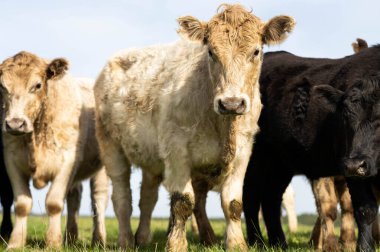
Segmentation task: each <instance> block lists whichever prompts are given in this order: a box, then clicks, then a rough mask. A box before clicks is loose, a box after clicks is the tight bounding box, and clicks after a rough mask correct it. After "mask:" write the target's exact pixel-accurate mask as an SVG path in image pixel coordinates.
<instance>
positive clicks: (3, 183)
mask: <svg viewBox="0 0 380 252" xmlns="http://www.w3.org/2000/svg"><path fill="white" fill-rule="evenodd" d="M0 104H1V103H0ZM0 199H1V205H2V207H3V221H2V222H1V228H0V235H1V237H3V239H5V240H7V239H8V238H9V236H10V234H11V232H12V220H11V206H12V204H13V191H12V186H11V182H10V181H9V177H8V174H7V171H6V170H5V164H4V154H3V140H2V136H1V132H0ZM0 242H1V241H0Z"/></svg>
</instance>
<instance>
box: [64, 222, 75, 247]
mask: <svg viewBox="0 0 380 252" xmlns="http://www.w3.org/2000/svg"><path fill="white" fill-rule="evenodd" d="M77 240H78V227H77V226H73V227H72V228H69V229H68V230H67V231H66V232H65V241H64V243H65V244H67V245H73V244H75V242H76V241H77Z"/></svg>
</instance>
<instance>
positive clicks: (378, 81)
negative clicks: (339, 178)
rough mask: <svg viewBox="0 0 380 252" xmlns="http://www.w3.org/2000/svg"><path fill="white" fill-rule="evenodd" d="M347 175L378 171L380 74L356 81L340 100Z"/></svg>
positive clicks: (370, 173)
mask: <svg viewBox="0 0 380 252" xmlns="http://www.w3.org/2000/svg"><path fill="white" fill-rule="evenodd" d="M342 106H343V122H344V133H345V138H346V139H347V142H346V144H347V150H348V151H347V153H346V157H345V158H344V172H345V174H346V175H347V176H358V177H368V176H374V175H376V174H377V169H378V167H379V163H380V160H379V153H380V78H370V79H365V80H360V81H357V82H356V83H355V84H354V85H353V86H351V87H350V88H349V89H348V90H347V92H346V95H345V97H344V100H343V105H342Z"/></svg>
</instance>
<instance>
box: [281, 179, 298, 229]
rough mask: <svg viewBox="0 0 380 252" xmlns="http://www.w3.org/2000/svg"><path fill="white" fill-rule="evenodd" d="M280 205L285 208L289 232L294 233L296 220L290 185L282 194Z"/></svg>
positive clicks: (296, 224) (292, 192)
mask: <svg viewBox="0 0 380 252" xmlns="http://www.w3.org/2000/svg"><path fill="white" fill-rule="evenodd" d="M282 206H283V207H284V208H285V211H286V215H287V217H288V226H289V232H290V233H296V232H297V226H298V222H297V214H296V209H295V207H294V191H293V188H292V187H291V186H290V185H289V186H288V187H287V188H286V190H285V193H284V195H283V196H282Z"/></svg>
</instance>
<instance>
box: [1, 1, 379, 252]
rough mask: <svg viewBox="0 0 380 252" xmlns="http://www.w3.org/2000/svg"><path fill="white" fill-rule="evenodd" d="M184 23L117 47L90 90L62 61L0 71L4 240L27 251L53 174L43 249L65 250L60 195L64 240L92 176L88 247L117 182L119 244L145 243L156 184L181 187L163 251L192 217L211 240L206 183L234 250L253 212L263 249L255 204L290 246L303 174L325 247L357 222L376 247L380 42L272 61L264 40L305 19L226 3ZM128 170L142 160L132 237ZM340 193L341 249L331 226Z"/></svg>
mask: <svg viewBox="0 0 380 252" xmlns="http://www.w3.org/2000/svg"><path fill="white" fill-rule="evenodd" d="M178 23H179V30H178V32H179V33H180V34H181V35H182V36H183V38H182V39H180V40H179V41H177V42H175V43H173V44H167V45H159V46H152V47H147V48H143V49H128V50H125V51H122V52H119V53H118V54H116V55H115V56H113V57H112V58H110V59H109V60H108V62H107V64H106V66H105V67H104V68H103V69H102V71H101V73H100V74H99V76H98V78H97V80H96V82H95V83H94V82H93V81H91V80H87V79H78V78H73V77H72V76H70V74H68V73H67V70H68V62H67V61H66V60H65V59H62V58H58V59H54V60H46V59H43V58H40V57H38V56H36V55H34V54H31V53H28V52H20V53H18V54H16V55H15V56H13V57H10V58H8V59H6V60H4V61H3V62H2V63H1V64H0V84H1V85H0V89H1V103H2V111H1V113H2V119H1V120H2V132H3V133H2V139H1V142H2V144H3V146H2V150H3V151H1V155H3V156H2V158H1V159H0V166H1V169H0V171H1V177H0V178H1V184H2V187H1V189H0V193H1V203H2V205H3V222H2V225H1V235H2V237H9V241H8V243H7V246H8V249H12V248H21V247H23V246H24V245H25V244H26V239H27V216H28V215H29V213H30V211H31V208H32V197H31V193H30V188H29V181H30V180H33V185H34V187H35V188H37V189H39V188H43V187H45V186H46V185H47V184H48V183H49V182H50V187H49V191H48V194H47V196H46V201H45V205H46V211H47V214H48V216H49V225H48V229H47V231H46V245H47V246H48V247H59V246H61V244H62V234H61V230H60V227H61V214H62V209H63V206H64V201H65V200H66V202H67V208H68V218H67V225H66V232H65V234H64V236H63V237H64V240H65V242H69V243H71V242H75V240H76V238H77V237H78V226H77V220H76V216H77V215H78V210H79V205H80V200H81V193H82V186H81V181H83V180H84V179H87V178H90V179H91V183H90V184H91V200H92V208H93V211H94V217H93V218H94V228H93V240H92V242H93V244H102V245H104V244H105V242H106V230H105V224H104V212H105V209H106V207H107V201H108V177H109V178H110V179H111V181H112V185H113V191H112V202H113V206H114V210H115V214H116V217H117V220H118V223H119V234H118V241H117V243H118V246H119V247H120V248H123V249H125V248H134V247H136V246H139V245H141V244H146V243H149V242H150V238H151V237H150V222H151V216H152V211H153V208H154V206H155V204H156V202H157V199H158V188H159V186H160V184H161V183H162V184H163V185H164V186H165V188H166V189H167V190H168V191H169V193H170V195H171V203H170V221H169V230H168V240H167V244H166V249H167V251H186V250H187V240H186V232H185V231H186V230H185V223H186V220H187V219H188V217H189V216H191V215H192V214H194V216H195V219H196V221H197V225H198V228H199V234H200V240H201V241H202V243H204V244H206V245H210V244H213V243H215V242H216V239H215V235H214V232H213V230H212V227H211V225H210V223H209V221H208V218H207V215H206V211H205V204H206V197H207V192H208V191H210V190H217V191H219V192H220V195H221V206H222V208H223V212H224V215H225V218H226V235H225V246H226V249H227V250H235V249H240V250H243V251H245V250H247V248H248V247H247V244H246V242H245V239H244V236H243V232H242V228H241V218H240V217H241V213H242V211H244V215H245V220H246V225H247V235H248V243H249V244H250V245H253V244H263V241H264V239H263V236H262V234H261V231H260V226H259V210H260V208H261V209H262V213H263V218H264V221H265V225H266V229H267V232H268V238H269V244H270V245H271V246H281V247H283V248H285V247H286V239H285V235H284V233H283V230H282V226H281V221H280V216H281V202H282V195H283V193H284V191H285V189H286V188H287V186H288V185H289V183H290V181H291V179H292V177H293V176H294V175H296V174H304V175H306V176H307V177H308V178H309V179H310V180H311V184H312V189H313V193H314V195H315V199H316V205H317V209H318V214H319V218H318V220H317V222H316V225H315V227H314V229H313V233H312V238H311V241H312V242H313V244H314V247H315V248H316V249H322V250H325V251H336V250H339V249H340V247H341V246H343V248H344V249H349V250H351V249H354V248H355V244H356V238H355V226H354V220H356V224H357V226H358V231H359V232H358V240H357V245H356V249H357V250H358V251H373V250H374V249H375V244H376V242H380V232H379V226H378V223H377V212H378V201H377V200H378V199H380V197H378V196H380V193H379V192H380V191H379V190H380V175H378V167H379V162H380V159H379V155H378V154H379V152H380V149H379V148H380V46H373V47H368V46H367V44H366V42H365V41H363V40H359V39H358V41H357V43H355V44H353V45H354V50H355V54H353V55H350V56H347V57H344V58H341V59H324V58H302V57H298V56H295V55H293V54H290V53H288V52H283V51H281V52H271V53H266V54H264V53H263V46H264V45H265V44H266V45H271V44H278V43H281V42H282V41H283V40H284V39H285V38H286V37H287V35H288V34H289V33H290V32H291V31H292V30H293V28H294V26H295V21H294V19H293V18H291V17H289V16H276V17H274V18H272V19H271V20H269V21H268V22H262V21H261V20H260V19H259V18H258V17H256V16H254V15H253V14H252V13H251V12H249V11H247V10H246V9H244V8H243V7H242V6H240V5H228V4H224V5H222V6H221V7H220V8H219V9H218V12H217V14H216V15H215V16H214V17H213V18H212V19H211V20H209V21H208V22H203V21H199V20H198V19H196V18H194V17H192V16H185V17H181V18H179V19H178ZM259 129H260V130H259ZM253 147H254V148H253ZM252 150H253V151H252ZM251 153H252V155H251ZM132 165H135V166H137V167H140V168H141V169H142V184H141V197H140V203H139V207H140V211H141V215H140V222H139V226H138V229H137V231H136V234H135V235H134V234H133V233H132V230H131V223H130V218H131V214H132V203H131V201H132V199H131V188H130V175H131V166H132ZM246 171H247V172H246ZM8 176H9V178H8ZM334 176H336V177H334ZM12 189H13V190H12ZM13 198H14V200H15V216H16V218H15V224H14V227H13V229H12V222H11V219H10V215H11V211H10V207H11V205H12V203H13ZM351 200H352V203H351ZM338 202H339V203H340V204H341V209H342V228H341V236H340V242H338V241H337V240H336V238H335V235H334V233H333V231H334V230H333V228H334V226H333V223H334V221H335V219H336V216H337V204H338Z"/></svg>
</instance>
